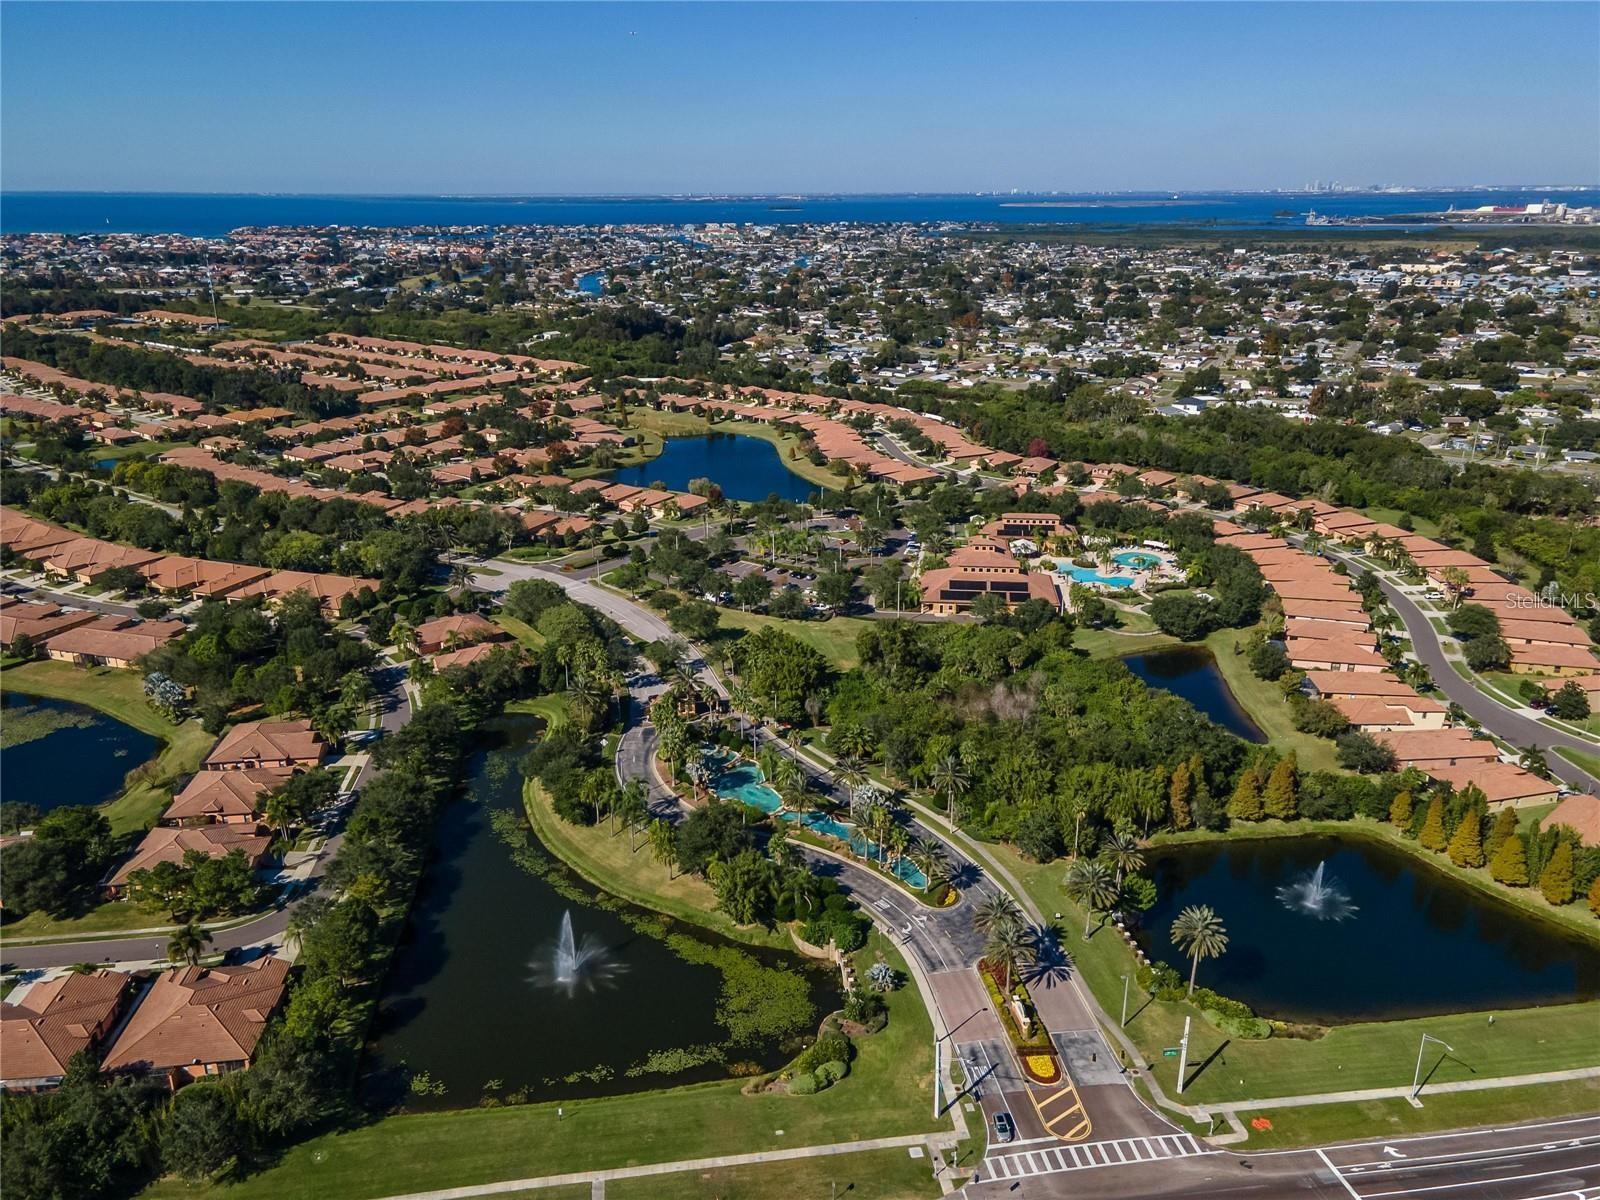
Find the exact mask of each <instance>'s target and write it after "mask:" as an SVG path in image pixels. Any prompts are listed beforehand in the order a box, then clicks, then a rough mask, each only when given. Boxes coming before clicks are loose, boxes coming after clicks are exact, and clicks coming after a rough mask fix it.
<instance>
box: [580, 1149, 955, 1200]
mask: <svg viewBox="0 0 1600 1200" xmlns="http://www.w3.org/2000/svg"><path fill="white" fill-rule="evenodd" d="M938 1194H939V1185H938V1184H937V1183H935V1182H934V1181H933V1160H932V1159H931V1158H929V1157H928V1156H927V1154H926V1152H924V1154H923V1156H922V1157H921V1158H912V1157H911V1155H910V1154H909V1153H908V1152H907V1151H906V1150H904V1149H900V1150H864V1151H861V1152H858V1153H856V1154H831V1155H828V1156H827V1157H824V1158H800V1159H792V1160H788V1161H785V1162H775V1163H760V1164H757V1165H754V1166H747V1167H721V1168H718V1169H717V1170H713V1171H693V1172H685V1173H683V1174H681V1175H652V1176H648V1177H646V1178H642V1179H614V1180H610V1181H608V1182H607V1183H606V1197H607V1200H708V1198H710V1197H715V1198H716V1200H769V1198H770V1197H773V1196H778V1195H788V1196H817V1197H822V1196H833V1195H839V1196H844V1195H853V1196H860V1197H862V1198H863V1200H865V1198H866V1197H871V1198H872V1200H910V1198H911V1197H920V1196H937V1195H938Z"/></svg>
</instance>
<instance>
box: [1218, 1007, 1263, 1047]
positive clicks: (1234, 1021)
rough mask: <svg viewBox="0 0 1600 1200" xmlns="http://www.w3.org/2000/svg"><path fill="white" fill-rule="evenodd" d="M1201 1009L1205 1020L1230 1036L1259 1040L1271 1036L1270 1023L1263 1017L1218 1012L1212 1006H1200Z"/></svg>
mask: <svg viewBox="0 0 1600 1200" xmlns="http://www.w3.org/2000/svg"><path fill="white" fill-rule="evenodd" d="M1201 1011H1202V1012H1203V1013H1205V1016H1206V1020H1208V1021H1210V1022H1211V1023H1212V1024H1213V1025H1215V1026H1216V1027H1217V1028H1218V1029H1220V1030H1221V1031H1222V1032H1223V1033H1226V1034H1228V1035H1229V1036H1230V1037H1236V1038H1245V1039H1247V1040H1251V1041H1259V1040H1260V1039H1262V1038H1269V1037H1271V1036H1272V1023H1271V1022H1270V1021H1267V1020H1266V1019H1265V1018H1262V1017H1240V1016H1235V1015H1234V1014H1232V1013H1222V1012H1218V1011H1217V1010H1216V1009H1214V1008H1202V1009H1201Z"/></svg>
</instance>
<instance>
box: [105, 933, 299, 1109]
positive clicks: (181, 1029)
mask: <svg viewBox="0 0 1600 1200" xmlns="http://www.w3.org/2000/svg"><path fill="white" fill-rule="evenodd" d="M288 975H289V964H288V963H287V962H285V961H284V960H283V959H281V958H277V957H275V956H273V955H270V954H269V955H266V956H264V957H262V958H258V959H256V960H254V961H253V962H248V963H244V964H242V965H240V966H235V967H174V968H173V969H172V970H170V971H164V972H163V973H162V974H160V975H159V976H157V977H156V981H155V983H153V984H152V985H151V987H150V990H149V992H147V993H146V994H145V997H144V999H143V1001H141V1002H140V1004H139V1007H138V1008H136V1009H134V1011H133V1015H132V1016H131V1017H129V1018H128V1022H127V1024H126V1025H125V1026H123V1029H122V1032H121V1033H120V1034H119V1035H118V1036H117V1039H116V1041H114V1042H113V1043H112V1044H111V1049H110V1050H108V1051H107V1052H106V1057H105V1061H104V1062H103V1063H102V1064H101V1069H102V1070H105V1071H108V1072H110V1071H127V1072H139V1073H152V1072H162V1073H164V1074H165V1075H166V1076H167V1083H168V1086H170V1087H172V1088H174V1089H176V1088H179V1087H182V1086H183V1085H184V1084H185V1083H188V1082H189V1081H190V1080H193V1079H200V1078H202V1077H204V1076H207V1075H226V1074H229V1073H231V1072H233V1071H242V1070H244V1069H246V1068H247V1067H249V1065H250V1063H251V1061H252V1059H253V1058H254V1055H255V1051H256V1046H257V1044H258V1043H259V1042H260V1041H261V1035H262V1033H263V1032H264V1031H265V1030H266V1027H267V1021H268V1020H269V1019H270V1018H271V1016H272V1013H273V1011H274V1010H275V1009H276V1008H277V1007H278V1005H279V1004H281V1003H282V1002H283V996H284V991H285V990H286V987H287V980H288Z"/></svg>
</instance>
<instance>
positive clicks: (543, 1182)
mask: <svg viewBox="0 0 1600 1200" xmlns="http://www.w3.org/2000/svg"><path fill="white" fill-rule="evenodd" d="M955 1143H956V1135H955V1134H953V1133H913V1134H906V1135H904V1136H902V1137H886V1138H867V1139H866V1140H864V1141H859V1142H834V1143H832V1144H831V1145H826V1146H797V1147H795V1148H794V1149H793V1150H761V1151H757V1152H755V1153H752V1154H722V1155H717V1156H716V1157H713V1158H688V1159H682V1160H680V1161H678V1162H664V1163H646V1164H643V1165H641V1166H637V1167H612V1168H611V1169H609V1170H604V1171H570V1172H568V1173H567V1174H565V1175H540V1176H536V1177H535V1178H532V1179H506V1180H502V1181H501V1182H499V1183H478V1184H469V1185H467V1186H466V1187H457V1188H440V1189H438V1190H436V1191H431V1192H407V1193H405V1194H404V1195H400V1196H385V1197H383V1198H382V1200H466V1198H467V1197H469V1196H503V1195H506V1194H507V1193H515V1192H526V1191H533V1190H535V1189H537V1188H550V1187H567V1186H571V1185H574V1184H584V1183H595V1182H597V1181H598V1182H600V1183H604V1182H606V1181H608V1180H612V1179H646V1178H649V1177H651V1176H655V1175H677V1174H680V1173H682V1172H685V1171H711V1170H715V1169H716V1168H718V1167H745V1166H755V1165H759V1164H761V1163H775V1162H792V1161H793V1160H795V1159H798V1158H825V1157H828V1156H831V1155H835V1154H855V1153H857V1152H858V1151H862V1150H895V1149H907V1150H909V1149H911V1148H913V1147H919V1146H933V1147H935V1148H940V1149H942V1148H945V1147H948V1146H953V1145H955ZM929 1162H930V1163H931V1162H932V1160H931V1159H930V1160H929Z"/></svg>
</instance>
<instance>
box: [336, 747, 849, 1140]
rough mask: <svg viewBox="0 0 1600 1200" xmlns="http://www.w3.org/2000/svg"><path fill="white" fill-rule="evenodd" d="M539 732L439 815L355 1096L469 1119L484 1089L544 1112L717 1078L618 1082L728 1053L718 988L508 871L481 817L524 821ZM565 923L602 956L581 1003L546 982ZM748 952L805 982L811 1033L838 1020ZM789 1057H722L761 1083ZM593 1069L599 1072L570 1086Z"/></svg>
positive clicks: (820, 984) (828, 999) (644, 939)
mask: <svg viewBox="0 0 1600 1200" xmlns="http://www.w3.org/2000/svg"><path fill="white" fill-rule="evenodd" d="M536 728H537V725H536V721H535V720H534V719H533V718H512V719H508V720H507V721H506V722H505V723H504V729H503V731H502V737H501V740H500V742H499V744H498V745H495V746H493V747H491V748H488V749H485V750H481V751H480V752H478V753H477V754H476V755H475V756H474V757H473V759H472V763H471V767H472V775H471V782H470V790H469V795H468V797H467V798H465V799H463V800H461V801H459V802H457V803H455V804H452V805H451V806H450V807H449V808H447V809H446V810H445V812H444V814H443V816H442V818H441V820H440V825H439V831H438V837H437V839H436V847H435V848H436V853H437V857H436V858H435V860H434V861H433V862H432V863H431V864H430V866H429V868H428V871H427V873H426V875H425V877H424V880H423V884H422V890H421V892H420V894H419V895H418V897H417V902H416V904H415V906H414V908H413V910H412V920H411V924H410V927H409V929H408V930H407V934H406V938H405V942H404V944H403V945H402V946H401V948H400V951H399V952H398V954H397V955H396V958H395V962H394V965H393V969H392V970H391V972H390V975H389V979H388V981H387V984H386V990H385V993H384V996H383V999H382V1002H381V1008H380V1013H379V1027H378V1035H377V1042H376V1046H375V1049H374V1051H373V1053H372V1055H371V1056H370V1058H369V1061H368V1064H367V1065H368V1068H369V1073H368V1079H367V1092H368V1095H369V1097H370V1098H371V1099H372V1100H373V1102H375V1103H380V1104H392V1103H396V1102H402V1103H404V1104H405V1105H406V1106H407V1107H409V1108H465V1107H472V1106H474V1105H476V1104H477V1103H478V1100H479V1098H480V1096H482V1095H483V1091H484V1084H485V1083H486V1082H487V1081H490V1080H495V1079H498V1080H500V1081H501V1083H502V1090H501V1091H500V1093H499V1094H500V1095H502V1096H504V1095H505V1094H507V1093H510V1092H513V1091H516V1090H517V1089H519V1088H524V1087H526V1088H528V1089H530V1093H529V1094H530V1098H532V1099H535V1100H544V1099H554V1098H557V1097H562V1096H571V1097H576V1096H585V1095H587V1096H593V1095H603V1094H611V1093H619V1092H630V1091H640V1090H643V1089H646V1088H650V1087H660V1086H672V1085H677V1084H681V1083H690V1082H695V1081H698V1080H704V1079H718V1078H724V1077H725V1076H726V1075H727V1074H728V1069H727V1068H726V1067H725V1066H721V1065H715V1064H711V1065H706V1066H702V1067H698V1068H695V1069H693V1070H689V1071H682V1072H678V1073H674V1074H670V1075H663V1074H659V1073H651V1074H636V1075H634V1076H629V1075H628V1074H627V1070H628V1068H629V1067H632V1066H635V1065H637V1064H640V1063H641V1062H643V1060H644V1059H645V1058H646V1056H648V1055H650V1054H651V1053H653V1052H660V1051H668V1050H673V1049H676V1048H688V1047H695V1046H704V1045H711V1044H718V1043H723V1042H726V1040H727V1033H726V1031H725V1030H724V1028H723V1027H722V1026H721V1025H720V1024H719V1023H718V1021H717V1019H716V1008H717V1003H718V999H719V996H720V995H721V991H722V981H723V977H722V973H721V972H720V971H719V970H718V969H717V968H716V967H715V966H711V965H705V964H701V963H691V962H688V961H686V960H685V959H683V958H681V957H679V956H678V955H677V954H676V953H674V952H673V950H671V949H670V948H669V947H668V945H667V944H666V943H665V942H664V941H662V940H660V939H659V938H658V937H656V936H652V935H650V934H648V933H643V932H640V931H639V930H638V929H637V928H636V927H635V925H636V922H632V921H630V920H628V919H626V918H627V917H629V915H630V914H631V915H632V916H634V917H637V916H640V915H643V914H641V913H640V912H639V910H635V909H629V908H627V907H626V906H622V905H620V904H617V903H616V902H615V901H611V903H610V907H608V908H600V907H595V906H594V905H593V904H590V903H583V902H582V900H581V899H578V900H575V899H574V898H573V896H572V895H570V894H568V895H563V894H562V892H559V891H557V890H556V888H555V887H554V886H553V885H552V884H551V883H550V882H547V881H546V880H545V879H544V878H541V877H540V876H538V875H534V874H530V873H529V872H528V871H526V870H524V869H523V868H522V867H520V866H518V865H517V864H516V863H515V862H514V861H513V860H512V857H511V851H510V850H509V849H508V848H507V846H506V845H505V844H504V843H503V842H502V841H501V840H500V839H499V837H498V836H497V835H496V834H495V832H494V830H493V828H492V827H491V825H490V819H489V814H490V813H491V812H492V811H493V810H495V809H509V810H513V811H516V812H520V811H521V810H522V773H521V771H520V769H519V765H518V764H519V762H520V760H521V758H522V756H523V755H524V754H526V753H527V751H528V749H529V747H530V745H531V744H532V740H533V736H534V734H535V732H536ZM618 836H620V837H626V836H627V835H626V834H619V835H618ZM640 853H641V854H644V855H648V854H649V851H648V850H647V849H643V848H641V850H640ZM575 883H576V881H572V880H570V879H569V881H568V883H567V884H565V885H564V886H563V891H569V892H570V890H571V888H572V887H573V886H574V885H575ZM577 886H578V894H579V896H580V897H583V898H588V899H591V900H592V899H593V897H594V895H595V893H594V891H593V890H592V889H590V888H588V887H586V886H583V885H581V884H577ZM569 912H570V914H571V921H572V931H573V936H574V941H575V942H576V943H577V945H578V946H579V948H580V949H581V948H583V947H584V946H585V944H587V945H588V946H589V947H590V948H593V949H597V950H599V951H600V952H601V953H602V954H603V955H604V956H605V961H606V962H607V963H609V964H610V968H611V969H612V972H613V973H611V974H610V977H609V978H603V976H604V975H605V974H606V972H600V973H599V974H600V975H601V976H602V977H601V978H597V979H596V980H595V982H594V986H593V987H592V989H591V988H589V987H586V986H583V985H581V984H580V985H579V986H578V987H576V988H574V989H573V990H572V991H571V993H570V994H569V992H568V991H567V989H565V988H563V987H559V986H554V985H552V983H551V981H550V980H549V979H548V975H549V974H550V969H551V966H552V964H553V961H554V952H555V947H556V943H557V940H558V936H559V932H560V928H561V921H562V915H563V914H564V913H569ZM650 915H651V916H652V917H653V916H654V914H650ZM661 924H662V925H663V927H664V928H666V929H669V930H670V931H671V932H672V933H674V934H689V935H691V936H694V937H695V938H696V940H697V942H699V943H700V944H702V945H712V946H725V945H727V943H724V942H721V941H718V940H717V939H714V938H712V937H711V936H709V935H703V934H701V933H700V932H699V931H698V930H696V929H695V928H694V927H691V926H688V925H685V924H682V923H674V922H670V921H663V922H661ZM741 949H744V948H743V947H741ZM749 953H751V954H753V955H755V956H756V957H758V958H759V959H760V960H761V962H762V963H764V964H766V965H769V966H773V965H785V966H793V967H795V968H796V969H800V970H803V971H804V973H805V976H806V980H807V982H808V983H809V985H810V986H811V989H812V995H813V999H814V1000H815V1001H816V1003H817V1016H818V1019H819V1020H820V1018H821V1016H822V1014H823V1013H824V1012H827V1011H829V1010H830V1009H832V1008H835V1007H837V1006H838V1002H839V1001H838V994H837V992H836V991H835V990H834V989H833V987H832V984H831V981H832V978H833V976H832V975H831V973H828V972H825V971H823V970H820V969H816V968H812V967H811V966H810V964H807V963H805V961H804V960H802V959H800V958H799V957H798V956H794V955H781V954H777V953H760V952H755V951H750V952H749ZM790 1053H792V1047H787V1048H786V1047H785V1046H781V1045H778V1044H776V1042H774V1043H772V1044H767V1045H756V1046H749V1045H744V1046H740V1047H737V1048H733V1049H730V1050H729V1051H728V1058H729V1059H730V1060H739V1061H746V1062H754V1063H757V1064H759V1065H760V1067H761V1068H762V1069H767V1070H770V1069H772V1068H774V1067H777V1066H780V1065H782V1063H783V1062H785V1061H787V1059H788V1058H789V1056H790ZM596 1068H607V1069H608V1070H602V1071H600V1072H599V1073H598V1074H597V1075H591V1076H590V1077H588V1078H582V1079H575V1078H574V1079H569V1077H571V1076H574V1075H576V1074H578V1073H592V1072H595V1069H596ZM407 1070H409V1071H411V1072H421V1071H426V1072H427V1073H428V1074H429V1076H430V1077H431V1078H432V1080H433V1081H435V1083H441V1084H443V1085H444V1087H445V1091H444V1092H443V1094H442V1095H438V1096H426V1097H419V1096H415V1095H412V1094H411V1093H410V1092H409V1091H408V1090H407V1085H406V1083H405V1079H406V1072H407Z"/></svg>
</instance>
